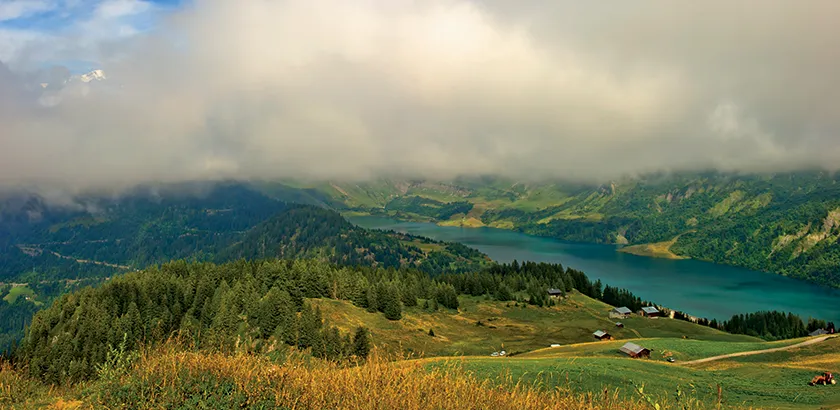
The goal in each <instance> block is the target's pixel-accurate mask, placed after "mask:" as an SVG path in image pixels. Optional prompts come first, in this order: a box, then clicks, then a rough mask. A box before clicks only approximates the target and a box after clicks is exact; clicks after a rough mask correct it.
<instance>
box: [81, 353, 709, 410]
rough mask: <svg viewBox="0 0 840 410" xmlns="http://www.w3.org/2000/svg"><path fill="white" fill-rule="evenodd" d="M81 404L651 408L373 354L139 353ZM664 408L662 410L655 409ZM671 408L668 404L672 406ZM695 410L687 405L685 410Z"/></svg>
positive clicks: (642, 401) (646, 404)
mask: <svg viewBox="0 0 840 410" xmlns="http://www.w3.org/2000/svg"><path fill="white" fill-rule="evenodd" d="M84 401H85V402H86V404H89V405H92V406H94V407H99V406H104V407H109V408H114V407H123V406H128V407H131V408H141V409H150V408H175V407H180V408H243V407H246V408H287V409H388V410H393V409H407V410H410V409H453V410H457V409H619V408H620V409H628V410H635V409H653V408H656V407H655V405H656V404H657V403H653V402H650V401H649V400H647V399H646V398H643V397H640V398H639V400H638V401H622V400H620V399H618V397H617V395H616V394H614V393H606V392H605V393H604V394H597V395H596V394H574V393H570V392H568V391H565V390H560V389H555V390H551V391H545V390H541V389H539V388H537V387H536V386H523V385H514V386H509V385H508V386H502V385H500V384H499V383H492V382H491V381H487V380H483V381H482V380H478V379H476V378H474V377H473V376H472V375H470V374H468V373H465V372H463V371H460V370H458V367H457V366H447V367H444V368H440V369H428V368H427V367H426V366H425V365H424V363H423V362H422V361H397V362H392V361H387V360H385V359H384V358H382V357H379V356H378V355H373V356H372V357H371V359H370V360H368V362H367V363H365V364H364V365H360V366H345V365H338V364H334V363H330V362H321V361H317V362H314V361H307V360H305V359H304V358H302V357H299V356H294V355H292V356H290V358H289V359H288V360H287V361H286V362H285V363H282V364H277V363H275V362H272V361H271V360H270V359H268V358H266V357H265V356H257V355H249V354H221V353H205V352H189V351H183V350H179V349H178V348H174V347H171V346H166V347H162V348H158V349H155V350H153V351H147V352H146V353H144V354H143V355H142V356H141V357H140V359H139V361H138V362H137V363H136V364H135V366H134V367H133V369H132V370H131V371H129V372H128V373H127V374H125V375H123V376H121V377H119V378H117V379H112V380H103V381H102V382H100V383H99V384H96V385H93V386H89V387H88V388H87V391H86V394H85V398H84ZM658 404H659V407H660V408H669V407H672V406H668V405H667V403H658ZM672 404H676V403H672ZM684 404H685V403H683V404H680V405H679V408H700V406H697V405H696V404H694V403H692V404H690V405H689V406H688V407H684Z"/></svg>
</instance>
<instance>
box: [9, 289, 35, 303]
mask: <svg viewBox="0 0 840 410" xmlns="http://www.w3.org/2000/svg"><path fill="white" fill-rule="evenodd" d="M27 296H28V297H30V298H33V299H34V298H35V291H33V290H32V289H30V288H29V286H13V287H12V288H11V289H9V293H8V294H7V295H6V296H4V297H3V300H5V301H6V302H9V303H15V301H16V300H17V299H18V298H20V297H27Z"/></svg>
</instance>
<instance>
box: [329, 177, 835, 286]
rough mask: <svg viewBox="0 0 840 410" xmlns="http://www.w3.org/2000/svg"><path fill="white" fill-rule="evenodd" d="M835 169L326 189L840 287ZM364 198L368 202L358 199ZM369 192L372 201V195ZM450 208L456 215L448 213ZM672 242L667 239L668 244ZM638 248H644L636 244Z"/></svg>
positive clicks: (379, 205) (474, 222)
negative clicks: (655, 248) (656, 247)
mask: <svg viewBox="0 0 840 410" xmlns="http://www.w3.org/2000/svg"><path fill="white" fill-rule="evenodd" d="M837 180H838V178H837V175H834V174H830V173H825V172H797V173H786V174H774V175H733V174H723V173H692V174H671V175H648V176H645V177H639V178H626V179H622V180H617V181H613V182H611V183H608V184H603V185H586V184H577V183H565V182H550V183H530V184H524V183H517V182H516V181H511V180H505V179H502V178H490V177H487V178H474V179H466V178H464V179H459V180H455V181H449V182H428V181H419V182H418V181H414V182H394V181H390V182H389V181H379V182H377V183H372V184H369V185H365V184H355V185H352V189H350V188H345V187H344V185H342V184H338V183H333V184H328V185H327V186H326V187H325V186H321V188H319V189H322V190H323V192H324V193H325V194H327V195H330V196H331V197H332V198H334V199H335V200H337V201H342V202H344V203H345V204H347V205H348V206H349V207H353V208H354V209H356V210H360V211H365V212H369V213H374V214H382V215H389V216H393V217H397V218H403V219H415V220H432V221H437V222H439V223H443V224H449V225H463V226H492V227H498V228H506V229H517V230H520V231H522V232H526V233H529V234H534V235H540V236H548V237H553V238H558V239H563V240H571V241H582V242H596V243H614V244H630V245H635V244H659V245H660V246H665V249H664V250H661V251H658V252H654V251H650V250H648V251H647V253H650V254H659V255H666V256H667V255H670V252H672V253H673V255H679V256H684V257H691V258H696V259H703V260H709V261H714V262H717V263H725V264H730V265H736V266H743V267H747V268H751V269H756V270H764V271H769V272H775V273H779V274H783V275H788V276H792V277H797V278H802V279H806V280H810V281H813V282H816V283H820V284H824V285H828V286H835V287H836V286H840V246H838V244H837V240H838V238H840V184H838V183H837ZM359 196H362V197H363V198H362V199H359ZM371 198H376V200H372V199H371ZM450 210H452V211H454V212H452V211H450ZM669 242H670V243H669ZM634 249H635V251H638V248H631V249H630V250H631V251H632V250H634Z"/></svg>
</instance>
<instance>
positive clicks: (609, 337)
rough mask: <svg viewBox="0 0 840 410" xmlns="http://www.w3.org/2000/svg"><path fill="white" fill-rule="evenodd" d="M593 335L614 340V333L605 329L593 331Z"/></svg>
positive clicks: (601, 338)
mask: <svg viewBox="0 0 840 410" xmlns="http://www.w3.org/2000/svg"><path fill="white" fill-rule="evenodd" d="M592 336H594V337H595V338H596V339H598V340H612V335H610V334H609V333H607V332H605V331H603V330H596V331H595V333H592Z"/></svg>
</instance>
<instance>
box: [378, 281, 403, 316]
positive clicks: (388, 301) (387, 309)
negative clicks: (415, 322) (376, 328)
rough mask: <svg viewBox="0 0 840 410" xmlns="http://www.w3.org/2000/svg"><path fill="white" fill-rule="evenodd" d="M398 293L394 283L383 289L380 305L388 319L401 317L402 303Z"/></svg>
mask: <svg viewBox="0 0 840 410" xmlns="http://www.w3.org/2000/svg"><path fill="white" fill-rule="evenodd" d="M398 293H399V291H398V290H397V288H396V287H395V286H394V285H389V286H387V287H385V288H384V289H383V294H382V299H380V306H381V307H382V313H384V314H385V318H387V319H388V320H400V319H401V318H402V305H401V304H400V299H399V294H398Z"/></svg>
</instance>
